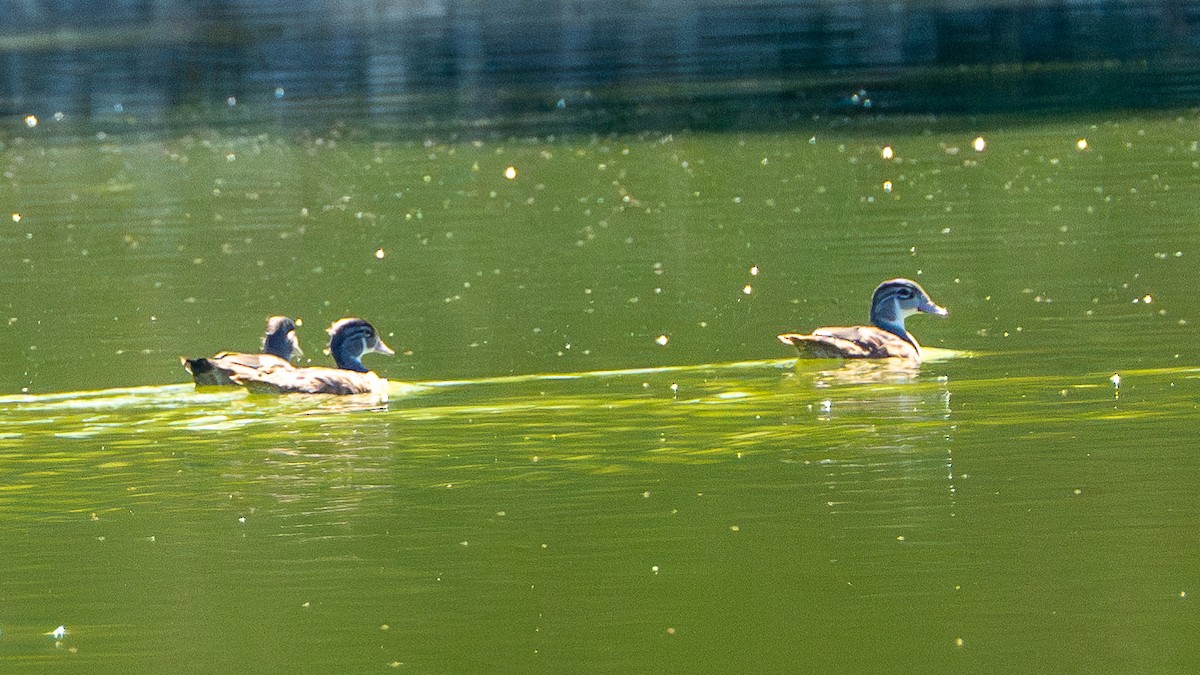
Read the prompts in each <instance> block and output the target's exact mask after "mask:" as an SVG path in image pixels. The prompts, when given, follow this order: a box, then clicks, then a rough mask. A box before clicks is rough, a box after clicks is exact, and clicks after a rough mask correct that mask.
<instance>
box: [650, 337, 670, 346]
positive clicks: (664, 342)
mask: <svg viewBox="0 0 1200 675" xmlns="http://www.w3.org/2000/svg"><path fill="white" fill-rule="evenodd" d="M654 341H655V342H657V343H658V344H660V345H662V346H663V347H666V346H667V343H668V342H670V341H671V338H669V337H667V336H666V335H659V336H658V337H656V338H654Z"/></svg>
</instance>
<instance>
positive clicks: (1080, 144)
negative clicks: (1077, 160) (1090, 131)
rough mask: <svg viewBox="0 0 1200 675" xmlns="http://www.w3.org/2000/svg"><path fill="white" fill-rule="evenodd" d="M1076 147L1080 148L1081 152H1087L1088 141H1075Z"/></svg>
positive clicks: (1082, 139) (1084, 139)
mask: <svg viewBox="0 0 1200 675" xmlns="http://www.w3.org/2000/svg"><path fill="white" fill-rule="evenodd" d="M1075 147H1077V148H1079V149H1080V150H1087V149H1088V142H1087V139H1086V138H1081V139H1079V140H1077V141H1075Z"/></svg>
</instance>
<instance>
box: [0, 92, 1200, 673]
mask: <svg viewBox="0 0 1200 675" xmlns="http://www.w3.org/2000/svg"><path fill="white" fill-rule="evenodd" d="M1197 122H1198V119H1197V117H1196V114H1195V113H1194V112H1191V111H1186V112H1178V113H1162V114H1153V115H1144V116H1127V115H1111V114H1105V115H1100V116H1096V117H1090V116H1086V115H1076V116H1069V117H1062V118H1056V119H1045V118H1031V119H1024V118H1020V119H1018V118H995V119H939V120H904V121H891V122H881V121H875V122H870V121H859V122H857V123H854V124H841V123H837V122H830V121H826V120H813V121H812V122H811V124H810V125H808V126H802V127H799V128H796V129H793V130H791V131H789V132H787V133H744V134H736V133H730V134H701V133H677V134H667V133H645V134H642V135H631V136H603V137H591V136H566V137H531V138H499V137H493V136H489V135H480V136H479V137H477V138H474V137H462V136H455V135H449V134H447V135H444V136H439V135H436V134H434V135H431V136H429V137H427V138H412V139H409V138H396V137H391V136H387V135H379V134H374V133H368V132H366V131H363V130H362V129H359V128H356V127H355V126H354V125H352V124H351V125H345V126H340V127H334V128H328V129H322V130H320V131H313V132H310V133H299V132H288V131H280V130H278V129H261V130H260V129H240V130H235V131H230V130H220V131H218V130H204V129H203V128H197V129H195V130H192V131H190V132H188V133H186V134H175V133H165V134H164V133H161V132H160V133H154V134H140V133H132V132H127V131H119V130H114V129H107V130H96V133H91V132H89V133H87V134H83V135H75V134H64V135H59V134H56V133H54V130H53V127H52V125H40V126H39V127H37V128H35V129H25V130H23V131H22V132H21V133H19V134H11V135H10V136H8V137H6V138H5V140H4V141H3V147H2V149H0V162H2V164H3V167H4V175H5V180H4V181H3V182H0V202H2V203H3V204H4V205H5V209H6V211H8V212H10V214H11V215H6V218H7V219H8V220H7V223H6V225H5V227H4V228H3V229H2V230H0V269H4V270H5V272H4V274H3V275H0V303H2V306H3V308H4V312H5V315H4V316H3V317H0V318H2V319H4V321H3V322H2V324H0V325H3V330H4V331H5V337H4V339H3V340H2V341H0V356H2V362H3V363H4V364H5V366H4V367H3V368H0V391H3V392H4V393H3V397H2V398H0V504H2V508H0V539H3V540H4V541H6V542H8V544H7V548H6V554H5V556H4V561H5V562H4V567H3V578H4V580H5V582H4V585H3V591H2V595H0V631H3V633H2V635H0V660H2V661H4V662H6V663H8V664H10V666H13V667H28V666H31V665H42V666H44V667H50V666H55V667H57V666H60V665H61V664H66V663H79V664H83V667H87V668H89V669H96V668H102V669H105V670H148V669H153V670H179V669H184V670H216V669H237V670H262V669H277V668H280V667H284V668H287V669H313V670H326V671H328V670H341V671H362V670H369V669H378V668H381V667H386V666H395V667H404V668H410V669H413V670H415V671H418V672H463V671H489V670H496V669H504V670H531V669H545V670H587V671H616V670H639V671H640V670H662V669H671V670H697V669H705V670H743V669H746V668H753V669H755V670H783V669H788V670H794V669H796V668H797V667H802V668H808V669H822V670H872V669H878V668H880V667H881V665H882V666H883V667H885V668H888V669H896V670H909V669H912V670H915V669H923V670H929V669H949V668H969V669H979V670H984V669H987V670H995V669H997V668H1003V669H1005V670H1040V669H1044V668H1045V667H1046V665H1047V664H1054V666H1055V667H1057V668H1060V669H1071V670H1075V669H1078V670H1085V669H1086V670H1124V671H1127V670H1153V671H1164V670H1190V669H1194V668H1195V667H1196V665H1197V662H1196V657H1195V656H1194V650H1193V649H1192V648H1191V642H1192V639H1191V638H1192V636H1194V635H1195V633H1196V629H1197V627H1198V624H1200V621H1198V618H1197V612H1196V610H1195V609H1194V606H1193V601H1192V598H1191V596H1192V594H1193V593H1195V592H1196V588H1195V581H1196V574H1195V571H1194V569H1193V568H1194V565H1193V564H1192V562H1191V559H1192V557H1193V556H1192V555H1191V554H1192V552H1193V551H1194V550H1195V547H1196V544H1197V543H1198V542H1197V534H1196V531H1195V527H1194V524H1195V522H1196V521H1197V515H1198V513H1197V511H1198V508H1200V505H1198V504H1197V500H1196V497H1195V490H1194V489H1193V488H1194V485H1195V482H1196V478H1197V476H1198V475H1200V462H1198V461H1197V459H1196V458H1195V455H1194V453H1192V452H1191V446H1192V443H1191V439H1192V438H1193V437H1194V436H1195V424H1194V422H1193V418H1194V416H1195V411H1196V409H1197V404H1198V403H1200V387H1198V384H1200V383H1198V380H1197V374H1198V373H1200V363H1198V362H1197V361H1196V360H1195V359H1194V351H1195V350H1194V345H1195V344H1196V342H1195V339H1194V330H1195V321H1196V318H1197V316H1196V315H1197V312H1198V311H1200V303H1198V302H1197V300H1196V296H1195V293H1194V280H1195V269H1194V266H1193V264H1192V263H1191V262H1190V261H1191V260H1192V258H1193V257H1194V256H1195V255H1197V251H1198V250H1200V249H1198V248H1197V246H1196V244H1197V240H1198V238H1200V234H1198V233H1197V230H1196V229H1195V227H1194V223H1193V222H1192V214H1194V213H1196V212H1197V208H1196V207H1197V206H1198V204H1197V203H1196V202H1197V197H1196V195H1197V194H1200V191H1198V190H1197V187H1198V185H1197V182H1198V180H1197V177H1198V176H1200V150H1198V147H1200V132H1198V131H1197V129H1198V128H1200V127H1198V126H1197ZM977 139H981V140H980V141H977ZM977 144H978V145H977ZM885 147H889V148H891V149H892V150H891V154H892V158H891V159H885V158H884V148H885ZM976 147H980V148H982V149H981V150H977V149H976ZM510 167H511V171H510V170H509V169H510ZM510 176H511V177H510ZM895 276H907V277H911V278H914V279H918V280H919V281H920V282H921V283H922V284H923V285H924V287H925V288H926V289H927V290H928V291H929V292H930V293H931V295H932V296H933V298H934V300H935V301H937V302H938V303H939V304H942V305H944V306H946V307H948V308H949V310H950V316H949V317H948V318H947V319H946V320H938V319H935V318H931V317H925V316H918V317H914V318H912V319H911V320H910V323H909V326H910V328H911V330H912V331H913V332H914V333H915V334H916V335H917V337H918V339H920V341H921V342H922V344H923V345H926V346H928V347H931V348H934V349H935V350H936V349H945V350H955V351H956V352H966V354H955V353H951V354H946V353H935V354H934V356H938V357H947V356H957V358H933V359H930V360H929V361H928V362H927V363H925V364H924V365H923V366H922V367H921V368H920V369H919V370H903V369H901V370H897V369H889V368H881V367H878V366H874V367H872V366H869V365H867V366H864V365H863V364H844V365H839V364H837V363H836V362H820V363H816V364H800V365H796V364H795V363H794V362H793V361H792V360H791V358H790V357H791V354H789V352H788V350H787V349H786V348H785V347H784V346H782V345H780V344H778V343H777V342H776V341H775V338H774V335H775V334H776V333H779V332H783V331H786V330H797V329H810V328H813V327H816V326H819V325H827V324H846V323H850V322H857V321H861V320H863V319H864V318H865V314H866V307H867V300H868V299H869V296H870V292H871V290H872V289H873V288H874V286H875V285H876V284H877V283H879V281H881V280H883V279H886V278H890V277H895ZM277 313H285V314H290V315H292V316H297V317H299V318H301V319H302V320H303V326H302V327H301V329H300V339H301V342H302V344H303V345H304V346H305V347H306V353H307V355H308V356H307V358H308V359H309V360H310V361H311V362H312V363H324V362H325V360H326V358H327V357H325V356H324V355H322V354H321V353H320V347H321V346H322V339H323V338H324V333H323V330H322V328H323V327H324V326H325V325H327V324H328V323H329V322H331V321H332V320H334V319H336V318H339V317H341V316H345V315H358V316H363V317H366V318H368V319H369V320H371V321H372V322H373V323H374V324H375V325H376V326H377V327H379V328H380V329H381V330H382V332H383V333H384V335H385V339H386V340H387V342H388V343H389V345H391V346H392V347H393V348H395V349H396V350H397V352H398V355H397V356H396V357H395V358H393V359H387V358H383V357H376V356H371V357H368V358H369V359H370V363H371V365H373V367H375V368H376V369H377V370H378V372H380V373H381V374H382V375H385V376H387V377H389V378H391V379H392V380H394V381H395V384H394V387H395V389H394V391H393V396H392V399H391V401H390V402H389V403H388V404H387V405H386V406H385V407H383V408H380V407H379V406H371V405H360V404H358V403H356V402H354V401H349V402H347V401H337V400H334V401H330V400H325V399H319V400H318V399H304V398H301V399H294V398H282V399H279V398H267V397H259V396H246V395H245V394H243V393H241V392H237V391H232V392H219V391H201V392H197V391H195V390H194V388H193V387H192V386H191V385H190V384H184V382H185V377H186V374H185V373H184V372H183V370H182V369H181V368H180V367H179V362H178V357H179V355H180V354H187V355H201V354H208V353H212V352H214V351H217V350H219V349H252V348H253V347H255V346H256V344H257V339H258V337H257V336H258V334H259V333H260V331H261V329H262V324H263V319H264V317H266V316H267V315H269V314H277ZM1113 374H1120V380H1119V382H1120V384H1119V386H1116V385H1114V383H1113V381H1112V380H1111V379H1110V378H1111V377H1112V375H1113ZM400 383H410V384H411V385H412V386H406V385H403V384H400ZM59 625H63V626H65V627H66V630H67V633H66V635H65V636H63V637H61V638H59V639H56V638H54V637H53V636H49V635H45V633H48V632H50V631H53V630H54V628H55V627H57V626H59Z"/></svg>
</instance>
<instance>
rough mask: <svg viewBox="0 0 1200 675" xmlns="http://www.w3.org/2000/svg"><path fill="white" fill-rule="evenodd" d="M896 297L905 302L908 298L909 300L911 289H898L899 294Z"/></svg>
mask: <svg viewBox="0 0 1200 675" xmlns="http://www.w3.org/2000/svg"><path fill="white" fill-rule="evenodd" d="M898 295H899V296H900V297H901V298H902V299H904V300H907V299H909V298H911V297H912V296H913V292H912V289H911V288H901V289H900V293H899V294H898Z"/></svg>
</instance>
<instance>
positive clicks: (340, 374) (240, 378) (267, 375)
mask: <svg viewBox="0 0 1200 675" xmlns="http://www.w3.org/2000/svg"><path fill="white" fill-rule="evenodd" d="M230 379H232V380H233V383H234V384H240V385H242V386H244V387H246V388H247V389H249V390H250V391H254V392H259V393H264V394H335V395H339V396H348V395H350V394H376V395H380V396H383V397H384V400H387V399H386V397H387V380H385V379H383V378H382V377H379V376H378V375H376V374H375V373H371V372H367V373H359V372H355V371H353V370H341V369H339V368H319V367H318V368H291V367H288V368H262V369H259V370H253V371H238V372H235V373H233V374H232V375H231V378H230Z"/></svg>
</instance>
